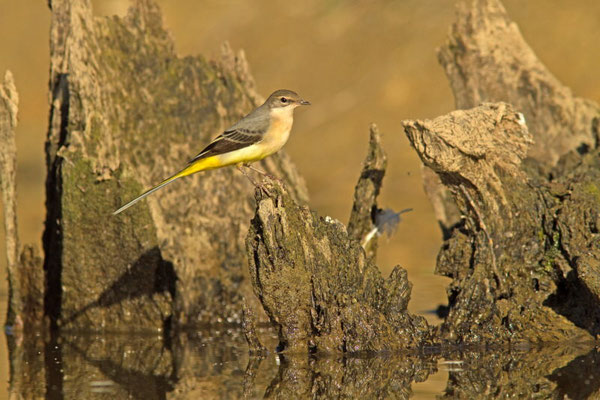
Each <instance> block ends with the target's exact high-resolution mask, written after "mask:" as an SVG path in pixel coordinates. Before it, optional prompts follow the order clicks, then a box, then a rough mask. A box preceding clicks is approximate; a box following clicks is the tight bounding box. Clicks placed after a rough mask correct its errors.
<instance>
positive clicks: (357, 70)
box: [0, 0, 600, 320]
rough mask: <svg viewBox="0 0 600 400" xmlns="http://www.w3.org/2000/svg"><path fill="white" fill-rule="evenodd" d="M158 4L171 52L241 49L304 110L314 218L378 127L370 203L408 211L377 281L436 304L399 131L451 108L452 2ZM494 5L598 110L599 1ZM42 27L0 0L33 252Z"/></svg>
mask: <svg viewBox="0 0 600 400" xmlns="http://www.w3.org/2000/svg"><path fill="white" fill-rule="evenodd" d="M158 3H159V4H160V6H161V8H162V10H163V13H164V23H165V26H166V27H167V28H168V29H169V30H170V32H171V33H172V37H173V39H174V41H175V45H176V48H177V50H178V52H179V54H180V55H181V56H186V55H196V54H202V55H204V56H206V57H209V58H214V57H216V56H217V55H218V54H219V47H220V45H221V43H222V42H223V41H225V40H227V41H229V42H230V44H231V46H232V47H233V48H234V49H240V48H241V49H244V50H245V52H246V56H247V58H248V60H249V63H250V66H251V69H252V72H253V75H254V77H255V79H256V83H257V85H258V90H259V92H260V93H261V94H262V95H263V96H267V95H268V94H269V93H270V92H271V91H273V90H275V89H278V88H289V89H293V90H296V91H298V92H299V93H300V94H301V95H302V96H304V97H305V98H307V99H309V100H310V101H311V102H312V103H313V105H312V106H311V107H310V108H307V109H302V110H299V112H297V113H296V123H295V127H294V132H293V135H292V137H291V139H290V141H289V142H288V144H287V146H286V150H287V151H288V152H289V153H290V154H291V156H292V158H293V159H294V161H295V163H296V165H297V166H298V168H299V169H300V171H301V173H302V174H303V175H304V177H305V178H306V180H307V183H308V187H309V190H310V195H311V207H312V208H313V209H315V210H317V211H318V212H319V213H320V214H321V215H330V216H332V217H334V218H337V219H339V220H341V221H343V222H346V221H347V219H348V216H349V211H350V207H351V201H352V191H353V188H354V184H355V182H356V180H357V178H358V174H359V171H360V167H361V162H362V160H363V158H364V156H365V154H366V143H367V139H368V125H369V123H370V122H376V123H377V124H379V127H380V130H381V132H382V133H383V134H384V144H385V146H386V147H385V148H386V150H387V153H388V156H389V169H388V173H387V176H386V178H385V180H384V188H383V193H382V197H381V199H380V205H381V206H383V207H391V208H394V209H396V210H399V209H403V208H408V207H410V208H413V209H414V211H413V212H412V213H409V214H405V215H404V218H403V222H402V223H401V224H400V226H399V229H398V231H397V233H396V235H395V236H394V237H393V238H392V239H390V240H386V239H383V240H382V245H381V250H380V255H379V262H378V264H379V266H380V268H381V269H382V271H383V273H384V274H387V273H388V272H389V271H390V270H391V268H392V267H393V266H394V265H396V264H401V265H402V266H403V267H405V268H406V269H408V272H409V279H410V280H411V281H412V282H413V283H414V288H413V301H412V302H411V305H410V308H411V310H412V311H414V312H423V311H425V310H428V309H429V310H430V309H433V308H435V307H436V306H437V305H438V304H440V303H444V302H445V300H446V298H445V293H444V284H445V282H446V280H445V279H444V278H441V277H436V276H434V275H433V269H434V265H435V258H436V254H437V250H438V247H439V245H440V233H439V230H438V228H437V224H436V221H435V219H434V217H433V214H432V210H431V206H430V205H429V202H428V200H427V199H426V197H425V195H424V193H423V189H422V186H421V181H420V179H421V178H420V164H419V160H418V158H417V157H416V155H415V154H414V152H413V151H412V150H411V148H410V147H409V144H408V141H407V139H406V137H405V135H404V133H403V131H402V128H401V121H402V119H409V118H411V119H412V118H433V117H435V116H438V115H440V114H443V113H446V112H448V111H451V110H452V109H453V108H454V107H453V98H452V94H451V92H450V90H449V85H448V83H447V82H446V79H445V76H444V74H443V72H442V69H441V67H439V65H438V63H437V60H436V55H435V49H436V47H437V46H439V45H440V44H441V43H442V42H443V41H444V40H445V36H446V33H447V32H448V29H449V26H450V24H451V23H452V21H453V14H454V4H455V2H454V1H450V0H436V1H428V2H424V1H420V0H403V1H399V0H396V1H392V0H381V1H366V0H365V1H339V0H305V1H299V2H281V1H276V0H270V1H249V0H247V1H241V0H237V1H235V0H232V1H227V2H225V1H218V0H210V1H192V0H179V1H167V0H159V1H158ZM93 4H94V8H95V10H96V14H98V15H113V14H120V15H122V14H124V13H125V12H126V10H127V7H128V1H127V0H95V1H93ZM504 4H505V6H506V7H507V9H508V11H509V14H510V15H511V16H512V18H513V19H514V20H515V21H516V22H517V23H518V24H519V26H520V28H521V30H522V32H523V34H524V36H525V38H526V40H528V42H529V43H530V45H531V46H532V47H533V48H534V50H535V51H536V52H537V54H538V56H539V57H540V58H541V60H542V61H543V62H545V63H546V65H547V66H548V67H549V68H550V70H551V71H553V72H554V73H555V75H557V77H558V78H559V79H560V80H561V81H563V82H564V83H565V84H567V85H569V86H571V87H572V88H573V90H574V91H575V93H576V94H578V95H580V96H583V97H588V98H591V99H593V100H596V101H598V100H600V77H599V76H598V66H599V65H600V51H598V50H599V49H598V43H599V42H600V2H598V1H597V0H579V1H572V2H567V1H558V0H528V1H520V0H505V1H504ZM49 22H50V12H49V10H48V8H47V6H46V2H45V1H41V0H40V1H35V2H29V1H27V2H24V1H20V0H1V1H0V37H2V45H1V46H0V73H1V74H4V71H5V70H6V69H10V70H12V72H13V73H14V75H15V79H16V84H17V89H18V91H19V94H20V107H19V114H20V118H19V119H20V122H19V127H18V131H17V145H18V150H19V155H18V156H19V168H18V196H19V209H18V215H19V232H20V237H21V242H22V243H29V242H32V243H36V244H38V245H39V244H40V241H41V234H42V229H43V219H44V215H45V211H44V207H43V205H44V179H45V167H44V165H45V158H44V157H45V156H44V145H43V143H44V139H45V133H46V124H47V117H48V105H47V97H48V95H47V79H48V72H47V71H48V30H49ZM214 133H215V134H217V133H218V132H214ZM184 161H185V160H182V162H184ZM158 195H159V196H160V194H158ZM0 217H1V216H0ZM0 249H1V250H0V253H1V255H2V256H1V257H0V268H1V271H2V272H1V273H0V278H1V279H0V281H1V283H2V284H1V286H0V293H4V294H5V293H6V284H5V281H6V280H5V263H6V261H5V257H4V253H5V247H4V241H3V232H2V237H0ZM3 315H4V314H2V316H0V318H3ZM429 318H430V320H432V318H433V317H431V316H430V317H429Z"/></svg>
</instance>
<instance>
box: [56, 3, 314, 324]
mask: <svg viewBox="0 0 600 400" xmlns="http://www.w3.org/2000/svg"><path fill="white" fill-rule="evenodd" d="M49 3H50V8H51V11H52V26H51V32H50V38H51V41H50V42H51V43H50V52H51V58H50V61H51V68H50V90H51V104H50V126H49V130H48V140H47V143H46V152H47V167H48V179H47V202H46V206H47V209H48V214H47V220H46V230H45V233H44V250H45V255H46V259H45V271H46V278H47V293H46V302H45V308H46V315H47V316H48V317H49V318H50V319H51V320H52V322H53V325H54V326H55V327H56V326H59V327H64V328H67V329H75V330H77V329H85V330H90V329H91V330H111V331H115V330H121V331H123V330H146V329H150V330H157V329H163V328H164V327H168V326H170V325H172V323H175V325H177V326H181V325H193V324H197V323H218V322H225V321H228V322H239V321H240V320H241V304H242V297H243V295H244V294H246V295H247V296H246V297H247V298H248V301H249V303H251V304H250V306H253V307H255V308H256V309H257V310H258V309H259V307H260V306H259V305H258V303H257V301H256V299H255V298H254V296H253V295H252V290H251V288H250V284H249V282H248V277H247V269H246V257H245V256H246V252H245V246H244V238H245V235H246V233H247V229H248V225H249V220H250V219H251V217H252V213H253V210H254V199H253V197H252V186H251V185H250V184H249V183H248V182H247V180H246V179H245V178H244V177H243V176H241V175H240V174H239V173H237V172H236V171H235V170H234V169H224V170H218V171H211V172H210V173H204V174H198V175H195V176H192V177H189V179H188V178H186V179H185V180H181V182H175V183H174V184H172V185H171V186H170V187H168V188H165V189H164V190H162V191H161V192H160V193H157V194H156V195H153V196H150V197H149V198H148V199H147V201H146V200H145V201H143V202H140V203H139V204H137V205H136V206H135V207H132V208H131V209H129V210H127V211H126V212H124V213H122V214H120V215H118V216H112V215H111V214H112V212H113V211H114V210H115V209H117V208H118V207H119V206H121V205H122V204H124V203H125V202H127V201H128V200H131V199H132V198H134V197H136V196H137V195H139V194H140V193H141V192H142V191H143V190H144V189H146V188H149V187H151V186H153V185H155V184H156V183H157V182H160V181H161V180H162V179H164V178H165V177H166V176H169V175H171V174H172V173H174V172H175V171H177V170H179V169H181V168H182V167H183V166H185V165H186V163H187V162H188V160H189V159H190V157H193V156H194V155H195V154H196V153H197V152H198V151H199V150H200V149H202V148H203V147H204V146H205V145H206V144H207V143H208V142H209V141H210V140H211V139H212V138H214V137H215V136H216V135H218V134H219V133H221V132H222V130H223V129H225V128H226V127H227V126H229V125H230V124H232V123H234V122H235V121H236V120H238V119H239V118H240V117H241V116H243V115H244V114H245V113H247V112H248V111H250V110H251V109H252V108H253V107H254V106H255V105H256V103H257V101H259V99H258V95H257V94H256V92H255V89H254V83H253V80H252V77H251V76H250V74H249V72H248V65H247V64H246V62H245V59H244V55H243V53H242V52H240V53H237V54H236V53H233V52H232V51H231V49H229V47H227V46H224V47H223V54H222V57H221V59H220V60H218V61H208V60H206V59H204V58H203V57H201V56H190V57H185V58H179V57H177V55H176V54H175V50H174V44H173V41H172V40H171V38H170V37H169V35H168V33H167V32H166V30H165V29H164V28H163V27H162V21H161V20H162V17H161V13H160V11H159V9H158V7H157V6H156V4H155V3H154V2H153V1H151V0H137V1H134V2H133V6H132V8H131V9H130V10H129V12H128V13H127V15H126V16H124V17H117V16H114V17H101V18H100V17H94V16H93V13H92V9H91V5H90V2H89V1H79V0H53V1H51V2H49ZM261 168H263V169H265V170H267V171H269V172H271V173H272V174H274V175H277V176H279V177H281V178H282V179H284V180H285V181H286V182H289V183H290V185H289V186H290V187H292V188H294V191H293V192H292V193H290V195H291V196H292V197H294V198H295V199H296V200H298V201H304V200H306V198H307V196H306V189H305V186H304V183H303V181H302V179H301V178H300V177H299V176H298V174H297V173H296V171H295V168H294V167H293V165H292V164H291V162H290V161H289V159H288V158H287V157H286V155H285V154H284V153H281V154H279V155H278V156H275V157H272V158H271V159H270V160H268V161H265V162H264V163H263V165H262V166H261ZM265 319H266V317H265Z"/></svg>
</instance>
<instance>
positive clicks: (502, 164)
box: [404, 103, 600, 342]
mask: <svg viewBox="0 0 600 400" xmlns="http://www.w3.org/2000/svg"><path fill="white" fill-rule="evenodd" d="M404 126H405V130H406V134H407V136H408V138H409V140H410V141H411V143H412V144H413V146H414V148H415V150H416V151H417V153H418V154H419V156H420V157H421V160H422V161H423V163H424V164H425V165H426V166H427V167H428V168H430V169H431V170H433V171H435V173H436V174H437V175H438V177H439V179H440V181H441V183H442V184H443V185H444V186H445V187H446V188H447V189H448V190H449V191H450V193H451V195H452V199H453V201H454V202H455V206H456V207H457V208H458V210H460V213H461V214H462V215H463V219H462V220H461V221H460V222H458V223H457V224H456V225H454V226H453V227H452V229H450V231H449V238H448V239H447V240H446V241H445V242H444V244H443V247H442V249H441V250H440V253H439V256H438V264H437V269H436V273H438V274H442V275H446V276H448V277H450V278H452V279H453V281H452V283H451V284H450V287H449V288H448V295H449V302H450V304H449V307H450V310H449V315H448V317H447V318H446V321H445V322H444V324H443V326H442V334H443V337H444V338H446V339H449V340H457V341H467V342H471V341H475V342H477V341H508V340H511V341H514V340H528V341H544V342H548V341H564V340H570V339H591V338H592V335H596V334H598V333H599V332H600V331H599V329H600V325H599V324H598V321H599V318H600V303H599V302H598V297H597V295H595V294H594V290H595V288H596V287H597V286H596V285H597V282H598V281H597V279H596V275H594V274H586V272H587V271H590V270H591V271H597V270H598V269H597V268H598V265H599V264H598V255H599V254H600V253H599V251H598V250H599V246H600V242H599V240H598V239H599V238H600V236H599V234H598V230H597V225H598V221H599V218H600V214H599V213H600V196H599V195H598V193H599V192H598V186H597V185H598V182H600V158H599V157H598V151H597V150H594V151H593V152H589V153H587V154H585V155H579V154H572V155H570V156H566V158H565V160H567V159H568V160H572V159H573V157H575V158H577V161H576V162H575V163H574V164H573V163H568V167H569V170H568V171H569V172H566V171H564V169H563V168H565V166H566V165H563V164H559V166H558V167H557V168H556V171H557V172H558V171H563V172H562V173H561V174H560V175H558V174H552V175H550V177H547V176H541V175H539V174H538V172H539V168H536V166H537V164H536V163H535V162H534V161H531V162H530V163H524V162H523V161H522V160H523V159H524V158H525V157H526V154H527V152H528V150H529V147H530V146H531V145H532V143H533V141H532V138H531V135H530V133H529V131H528V129H527V125H526V124H525V120H524V119H523V116H522V114H520V113H518V112H517V111H516V110H515V109H514V108H512V107H511V106H510V105H508V104H506V103H495V104H485V105H482V106H480V107H477V108H474V109H471V110H465V111H462V110H459V111H454V112H452V113H450V114H448V115H445V116H442V117H439V118H436V119H434V120H431V121H406V122H405V123H404Z"/></svg>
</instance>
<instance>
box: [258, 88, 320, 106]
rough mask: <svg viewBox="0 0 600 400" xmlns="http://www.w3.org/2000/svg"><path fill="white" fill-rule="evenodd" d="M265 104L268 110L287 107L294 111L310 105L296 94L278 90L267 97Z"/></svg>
mask: <svg viewBox="0 0 600 400" xmlns="http://www.w3.org/2000/svg"><path fill="white" fill-rule="evenodd" d="M265 104H266V105H268V106H269V108H270V109H275V108H288V107H289V108H290V109H294V108H296V107H298V106H308V105H310V102H308V101H306V100H304V99H302V97H300V96H299V95H298V93H296V92H293V91H291V90H286V89H280V90H276V91H274V92H273V93H272V94H271V95H270V96H269V98H268V99H267V101H266V102H265Z"/></svg>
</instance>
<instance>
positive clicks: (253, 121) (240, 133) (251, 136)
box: [190, 109, 270, 163]
mask: <svg viewBox="0 0 600 400" xmlns="http://www.w3.org/2000/svg"><path fill="white" fill-rule="evenodd" d="M257 111H259V110H258V109H257V110H254V112H252V113H250V114H248V115H247V116H245V117H244V118H242V119H241V120H240V121H239V122H237V123H236V124H235V125H233V126H232V127H231V128H229V129H227V130H226V131H225V132H223V133H222V134H220V135H219V136H217V137H216V138H215V140H213V141H212V142H211V143H210V144H209V145H208V146H206V147H205V148H204V149H203V150H202V151H201V152H200V153H198V155H196V157H194V158H193V159H191V160H190V163H193V162H195V161H198V160H201V159H203V158H207V157H211V156H216V155H219V154H224V153H229V152H231V151H235V150H239V149H242V148H244V147H247V146H250V145H253V144H254V143H258V142H260V141H261V140H262V138H263V136H264V134H265V132H266V131H267V129H268V128H269V123H270V118H269V113H268V112H267V113H260V112H258V113H257Z"/></svg>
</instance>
